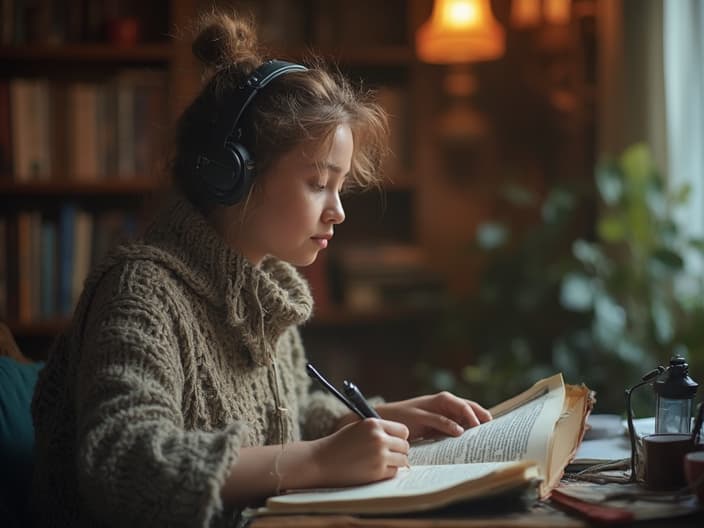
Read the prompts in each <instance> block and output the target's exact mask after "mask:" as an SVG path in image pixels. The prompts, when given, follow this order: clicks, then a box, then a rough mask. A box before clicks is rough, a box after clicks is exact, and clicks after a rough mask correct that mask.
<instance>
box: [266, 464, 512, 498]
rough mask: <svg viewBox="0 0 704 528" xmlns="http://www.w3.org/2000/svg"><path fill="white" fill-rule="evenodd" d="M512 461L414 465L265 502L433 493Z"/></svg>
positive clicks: (487, 473)
mask: <svg viewBox="0 0 704 528" xmlns="http://www.w3.org/2000/svg"><path fill="white" fill-rule="evenodd" d="M512 465H513V464H511V463H498V464H497V463H494V464H456V465H452V466H413V467H410V468H401V469H399V471H398V473H397V474H396V476H395V477H394V478H392V479H388V480H382V481H379V482H373V483H371V484H366V485H363V486H354V487H350V488H328V489H321V490H312V491H301V492H292V493H288V494H286V495H279V496H278V497H272V498H270V499H269V500H268V501H267V506H271V505H275V504H307V503H316V504H320V503H326V502H337V501H342V500H344V501H357V500H358V501H362V500H369V499H381V498H385V497H404V496H415V495H421V494H428V493H433V492H436V491H440V490H444V489H447V488H451V487H453V486H456V485H457V484H460V483H462V482H466V481H468V480H475V479H479V478H482V477H486V476H487V475H489V474H491V473H492V472H494V471H497V470H499V469H504V468H507V467H510V466H512Z"/></svg>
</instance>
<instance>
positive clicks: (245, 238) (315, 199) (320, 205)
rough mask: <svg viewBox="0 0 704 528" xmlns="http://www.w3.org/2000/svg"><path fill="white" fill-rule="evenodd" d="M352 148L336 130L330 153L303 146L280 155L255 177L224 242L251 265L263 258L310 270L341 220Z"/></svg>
mask: <svg viewBox="0 0 704 528" xmlns="http://www.w3.org/2000/svg"><path fill="white" fill-rule="evenodd" d="M353 147H354V142H353V139H352V131H351V130H350V127H349V126H348V125H339V126H338V127H337V129H336V130H335V132H334V134H333V137H332V138H331V144H330V148H329V149H327V148H320V147H317V148H316V147H315V146H314V145H310V144H306V145H301V146H298V147H296V148H294V149H293V150H291V151H290V152H288V153H287V154H284V155H283V156H282V157H281V158H279V159H278V160H277V161H276V162H275V163H274V164H273V165H272V166H271V167H270V168H269V169H268V170H267V171H266V172H265V173H263V174H261V175H260V176H259V178H260V179H259V180H258V182H257V183H258V185H259V188H258V189H257V192H254V193H253V195H252V199H251V200H250V202H249V204H248V205H247V208H246V213H245V218H244V221H242V220H240V219H239V218H238V219H236V220H231V221H226V222H225V224H224V231H225V233H224V235H225V239H226V240H227V241H228V243H229V244H230V245H231V246H232V247H234V248H235V249H236V250H238V251H239V252H241V253H242V254H243V255H244V256H245V257H246V258H247V259H248V260H249V261H250V262H252V263H253V264H255V265H256V264H259V263H260V262H261V260H262V259H263V258H264V257H265V256H267V255H273V256H275V257H277V258H279V259H281V260H284V261H286V262H289V263H291V264H293V265H295V266H307V265H309V264H312V263H313V262H314V261H315V259H316V257H317V256H318V252H319V251H320V250H321V249H325V248H326V247H327V246H328V243H329V242H330V239H331V238H332V236H333V231H334V226H335V225H336V224H340V223H342V222H343V221H344V220H345V212H344V210H343V209H342V203H341V201H340V191H341V190H342V185H343V183H344V180H345V176H346V175H347V173H348V172H349V171H350V166H351V163H352V151H353ZM225 216H226V218H227V216H229V215H227V214H226V215H225Z"/></svg>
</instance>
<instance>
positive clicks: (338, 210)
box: [323, 193, 345, 224]
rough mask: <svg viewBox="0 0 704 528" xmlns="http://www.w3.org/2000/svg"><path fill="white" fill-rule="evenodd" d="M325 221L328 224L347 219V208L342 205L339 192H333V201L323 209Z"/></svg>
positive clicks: (339, 222) (338, 222)
mask: <svg viewBox="0 0 704 528" xmlns="http://www.w3.org/2000/svg"><path fill="white" fill-rule="evenodd" d="M323 221H324V222H325V223H326V224H341V223H342V222H344V221H345V210H344V209H343V207H342V200H340V195H339V194H337V193H334V194H333V197H332V200H331V202H330V203H329V204H328V206H327V207H326V208H325V211H323Z"/></svg>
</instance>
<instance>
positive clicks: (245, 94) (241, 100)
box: [225, 59, 308, 142]
mask: <svg viewBox="0 0 704 528" xmlns="http://www.w3.org/2000/svg"><path fill="white" fill-rule="evenodd" d="M306 70H308V68H306V67H305V66H303V65H301V64H295V63H293V62H286V61H280V60H274V59H272V60H268V61H266V62H265V63H264V64H262V65H261V66H259V67H258V68H257V69H256V70H254V72H252V74H251V75H250V76H249V77H248V78H247V80H246V81H244V82H243V83H242V84H240V85H239V86H238V88H237V94H236V96H235V105H234V106H233V108H234V109H235V110H236V111H237V113H236V114H235V118H234V119H233V120H232V126H231V127H230V131H229V133H228V134H227V136H226V137H225V141H226V142H227V141H228V140H231V139H232V136H233V135H234V134H235V132H236V131H237V125H238V124H239V121H240V119H242V115H243V114H244V111H245V110H246V109H247V107H248V106H249V103H251V102H252V99H254V97H255V96H256V95H257V93H259V90H261V89H262V88H264V87H265V86H266V85H267V84H269V83H270V82H271V81H273V80H274V79H276V78H278V77H281V76H282V75H285V74H287V73H289V72H294V71H306ZM236 139H239V138H236Z"/></svg>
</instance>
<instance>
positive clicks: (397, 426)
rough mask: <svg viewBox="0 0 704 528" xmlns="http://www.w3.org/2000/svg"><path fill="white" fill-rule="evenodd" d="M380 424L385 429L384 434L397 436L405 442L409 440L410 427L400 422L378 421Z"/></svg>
mask: <svg viewBox="0 0 704 528" xmlns="http://www.w3.org/2000/svg"><path fill="white" fill-rule="evenodd" d="M377 421H378V423H379V424H381V426H382V427H383V429H384V432H386V433H387V434H389V435H391V436H396V437H398V438H402V439H403V440H407V439H408V427H407V426H406V425H404V424H402V423H400V422H393V421H391V420H377Z"/></svg>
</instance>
